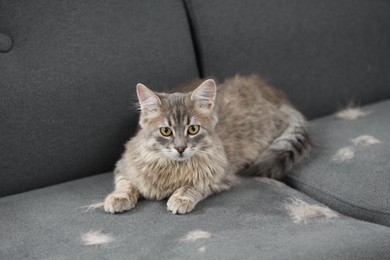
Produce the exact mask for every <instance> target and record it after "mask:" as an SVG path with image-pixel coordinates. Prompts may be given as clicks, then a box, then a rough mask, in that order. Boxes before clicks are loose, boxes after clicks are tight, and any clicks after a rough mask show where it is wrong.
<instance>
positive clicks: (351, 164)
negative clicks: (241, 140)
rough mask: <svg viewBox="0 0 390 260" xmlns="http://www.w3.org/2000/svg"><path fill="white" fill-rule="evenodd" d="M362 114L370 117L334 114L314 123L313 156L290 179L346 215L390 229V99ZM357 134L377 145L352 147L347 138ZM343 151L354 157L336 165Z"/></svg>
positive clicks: (306, 191) (298, 187) (299, 187)
mask: <svg viewBox="0 0 390 260" xmlns="http://www.w3.org/2000/svg"><path fill="white" fill-rule="evenodd" d="M362 110H363V111H365V112H371V113H370V114H368V115H367V116H365V117H361V118H358V119H356V120H352V121H348V120H340V119H337V118H336V117H335V116H328V117H325V118H321V119H318V120H315V121H313V122H312V129H311V132H312V135H313V137H312V139H313V140H314V141H315V143H316V148H315V152H314V154H313V157H312V158H311V160H309V161H308V162H307V163H305V164H303V165H302V167H300V168H299V169H297V170H296V171H295V172H294V174H292V175H291V176H289V178H288V181H289V184H290V185H292V186H293V187H295V188H297V189H299V190H301V191H303V192H305V193H307V194H308V195H310V196H311V197H313V198H315V199H317V200H319V201H321V202H323V203H326V204H327V205H330V206H331V207H332V208H334V209H336V210H338V211H340V212H342V213H344V214H346V215H350V216H352V217H356V218H360V219H363V220H367V221H372V222H376V223H379V224H383V225H387V226H390V131H389V130H390V101H386V102H381V103H377V104H375V105H371V106H366V107H363V108H362ZM361 135H370V136H373V137H375V138H376V139H377V140H379V141H380V143H378V144H372V145H369V146H361V145H358V146H356V145H354V144H353V142H352V141H351V140H352V139H355V138H356V137H358V136H361ZM343 147H351V149H352V150H353V151H354V157H353V158H351V159H349V160H345V161H334V160H333V159H334V158H333V156H334V155H335V154H336V152H337V151H338V150H339V149H340V148H343Z"/></svg>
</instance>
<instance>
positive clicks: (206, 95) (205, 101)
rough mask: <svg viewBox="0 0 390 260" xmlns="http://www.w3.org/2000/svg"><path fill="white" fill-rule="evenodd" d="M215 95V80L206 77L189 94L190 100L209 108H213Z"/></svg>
mask: <svg viewBox="0 0 390 260" xmlns="http://www.w3.org/2000/svg"><path fill="white" fill-rule="evenodd" d="M216 96H217V86H216V85H215V81H214V80H212V79H208V80H206V81H204V82H203V83H202V84H200V85H199V87H197V88H196V89H195V90H194V92H192V94H191V100H192V101H193V102H195V104H196V105H197V106H198V107H199V108H202V109H208V110H211V109H213V108H214V102H215V98H216Z"/></svg>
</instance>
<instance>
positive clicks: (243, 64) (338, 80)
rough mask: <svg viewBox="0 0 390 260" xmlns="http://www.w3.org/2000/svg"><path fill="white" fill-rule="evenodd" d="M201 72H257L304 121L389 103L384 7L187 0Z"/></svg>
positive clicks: (389, 7) (389, 24)
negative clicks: (285, 97)
mask: <svg viewBox="0 0 390 260" xmlns="http://www.w3.org/2000/svg"><path fill="white" fill-rule="evenodd" d="M186 3H187V9H188V11H189V13H190V16H191V21H192V25H193V30H194V33H195V36H196V38H195V39H196V46H197V50H198V51H197V52H198V53H199V55H200V57H199V60H200V64H201V70H202V72H203V74H204V75H205V76H215V77H217V78H219V79H224V78H226V77H228V76H231V75H234V74H236V73H244V74H247V73H259V74H261V75H263V77H264V78H265V79H266V80H267V81H268V82H270V83H271V84H272V85H274V86H276V87H278V88H280V89H282V90H283V91H284V92H286V93H287V95H288V97H289V98H290V99H291V101H292V103H293V104H294V105H296V106H297V107H298V108H299V109H300V110H301V111H303V113H304V114H305V115H306V116H307V117H308V118H310V119H312V118H316V117H319V116H322V115H326V114H329V113H332V112H335V111H336V110H337V109H339V108H340V107H342V106H344V105H347V104H348V103H349V102H354V103H355V104H356V103H357V104H361V105H363V104H367V103H370V102H375V101H378V100H383V99H385V98H389V97H390V88H389V85H390V48H389V47H388V46H390V34H389V33H388V32H389V31H390V16H389V13H390V2H389V1H382V0H373V1H366V0H357V1H348V0H341V1H340V0H330V1H322V0H314V1H313V0H303V1H290V0H274V1H265V0H260V1H259V0H242V1H235V0H226V1H223V4H222V3H221V1H218V0H209V1H196V0H186Z"/></svg>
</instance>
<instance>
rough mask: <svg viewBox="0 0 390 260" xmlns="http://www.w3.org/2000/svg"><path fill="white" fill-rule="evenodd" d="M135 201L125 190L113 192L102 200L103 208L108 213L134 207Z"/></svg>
mask: <svg viewBox="0 0 390 260" xmlns="http://www.w3.org/2000/svg"><path fill="white" fill-rule="evenodd" d="M135 203H136V201H135V200H133V199H131V197H130V196H129V194H128V193H126V192H113V193H111V194H109V195H108V196H107V197H106V199H105V200H104V210H105V211H106V212H109V213H112V214H114V213H121V212H124V211H127V210H130V209H132V208H134V207H135Z"/></svg>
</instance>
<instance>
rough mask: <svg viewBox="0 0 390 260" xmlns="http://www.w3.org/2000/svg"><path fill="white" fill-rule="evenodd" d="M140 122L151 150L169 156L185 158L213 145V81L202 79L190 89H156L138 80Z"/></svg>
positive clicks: (214, 91) (214, 123) (214, 88)
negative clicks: (164, 90) (169, 91)
mask: <svg viewBox="0 0 390 260" xmlns="http://www.w3.org/2000/svg"><path fill="white" fill-rule="evenodd" d="M137 94H138V99H139V102H140V106H141V116H140V126H141V128H142V129H143V130H142V131H143V132H144V133H145V134H146V138H147V143H146V144H145V145H147V146H148V147H149V148H150V152H152V153H156V154H159V155H162V156H165V157H168V158H170V159H172V160H177V161H180V160H186V159H188V158H190V157H191V156H193V155H195V154H198V153H201V152H205V151H206V150H207V148H208V147H209V146H210V145H212V143H211V138H210V135H212V134H213V132H214V128H215V125H216V123H217V118H216V112H215V111H214V102H215V97H216V86H215V83H214V81H212V80H207V81H205V82H203V83H202V84H201V85H200V86H199V87H198V88H197V89H196V90H194V91H193V92H191V93H185V94H183V93H173V94H164V93H155V92H152V91H151V90H149V89H148V88H146V87H145V86H143V85H142V84H138V86H137Z"/></svg>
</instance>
